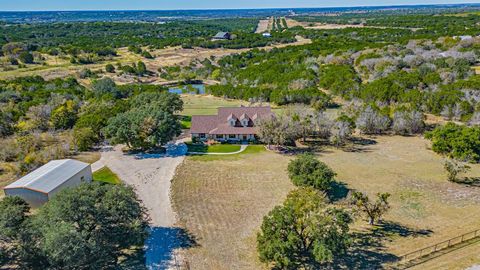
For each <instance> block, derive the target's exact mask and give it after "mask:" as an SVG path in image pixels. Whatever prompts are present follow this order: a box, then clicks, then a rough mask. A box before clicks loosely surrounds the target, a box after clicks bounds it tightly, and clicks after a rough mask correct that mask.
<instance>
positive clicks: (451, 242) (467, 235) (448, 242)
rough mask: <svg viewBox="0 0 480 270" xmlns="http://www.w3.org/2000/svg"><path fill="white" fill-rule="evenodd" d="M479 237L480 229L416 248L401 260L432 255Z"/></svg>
mask: <svg viewBox="0 0 480 270" xmlns="http://www.w3.org/2000/svg"><path fill="white" fill-rule="evenodd" d="M477 237H480V229H478V230H475V231H472V232H468V233H465V234H462V235H460V236H457V237H454V238H450V239H448V240H446V241H443V242H440V243H437V244H435V245H432V246H428V247H425V248H422V249H419V250H416V251H414V252H410V253H407V254H405V255H403V256H401V257H400V261H409V260H413V259H418V258H421V257H423V256H427V255H430V254H432V253H435V252H437V251H441V250H444V249H447V248H449V247H452V246H455V245H458V244H461V243H463V242H466V241H469V240H472V239H474V238H477Z"/></svg>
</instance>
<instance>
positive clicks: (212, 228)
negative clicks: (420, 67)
mask: <svg viewBox="0 0 480 270" xmlns="http://www.w3.org/2000/svg"><path fill="white" fill-rule="evenodd" d="M428 145H429V142H428V141H427V140H425V139H423V138H420V137H399V136H382V137H377V138H365V139H364V140H362V141H361V142H357V143H356V144H355V146H354V147H353V148H349V149H343V150H342V149H335V148H330V147H326V148H324V149H323V150H322V151H320V152H318V153H317V154H318V157H319V159H320V160H322V161H324V162H326V163H327V164H328V165H329V166H331V167H332V168H333V169H334V170H335V171H336V172H337V173H338V176H337V179H338V180H339V181H340V182H342V183H344V184H345V185H346V187H347V188H348V189H356V190H360V191H363V192H366V193H368V194H369V195H370V196H374V195H375V194H376V193H377V192H389V193H391V194H392V197H391V200H390V202H391V205H392V209H391V211H390V212H389V213H388V214H387V216H386V217H385V225H384V226H380V227H373V228H371V227H370V226H368V225H367V223H366V222H365V221H363V220H361V219H359V220H358V221H357V222H356V223H355V224H354V226H353V231H354V232H356V234H357V235H359V237H361V238H362V237H363V238H368V239H370V241H375V242H376V243H377V245H374V244H372V242H370V244H369V245H368V246H360V247H358V246H357V247H356V249H355V251H352V252H351V253H350V254H351V258H352V260H353V261H352V262H350V264H347V265H346V266H345V268H348V269H355V268H356V269H359V268H362V267H365V266H366V265H368V266H371V267H372V268H371V269H376V268H382V267H388V265H389V263H388V262H389V261H390V262H392V261H394V260H395V258H397V257H399V256H401V255H403V254H405V253H408V252H411V251H414V250H417V249H419V248H421V247H425V246H429V245H431V244H434V243H436V242H440V241H443V240H445V239H448V238H451V237H454V236H457V235H460V234H462V233H465V232H468V231H471V230H474V229H477V228H480V220H479V219H478V216H480V207H479V206H480V188H479V187H471V186H464V185H459V184H454V183H449V182H447V180H446V177H445V174H444V171H443V159H442V158H441V157H440V156H438V155H436V154H434V153H433V152H432V151H430V150H428V149H427V147H428ZM203 158H204V157H188V158H187V159H186V161H185V162H184V164H182V165H181V166H180V167H179V168H178V170H177V174H176V176H175V178H174V181H173V189H172V192H173V193H172V194H173V201H174V205H175V210H176V212H177V214H178V216H179V218H180V220H181V222H182V225H184V226H185V227H186V229H187V230H188V231H189V232H190V233H191V234H192V235H193V236H194V237H196V238H197V243H198V245H199V246H198V247H195V248H192V249H190V250H188V251H187V256H186V258H187V260H188V261H189V262H190V266H191V267H192V269H212V268H215V269H259V268H261V267H262V266H261V264H259V262H258V260H257V258H256V251H255V232H256V231H257V230H258V228H259V225H260V223H261V217H262V216H263V215H264V214H266V213H267V212H268V211H269V210H270V209H272V208H273V205H275V204H279V203H281V202H282V199H283V198H284V197H285V194H286V193H287V192H288V191H289V190H290V189H291V188H292V186H291V184H290V183H289V181H288V177H287V175H286V167H287V164H288V161H289V157H285V156H281V155H278V154H274V153H271V152H265V151H261V152H260V153H256V154H244V155H241V156H240V157H236V158H230V157H229V158H227V159H225V157H215V159H209V158H210V157H206V158H207V159H203ZM206 161H209V162H206ZM479 174H480V165H472V170H471V172H470V173H469V175H471V176H478V175H479ZM359 249H360V251H359ZM463 250H465V252H463V253H462V254H463V255H462V256H457V257H455V256H454V255H453V254H455V253H454V252H452V253H450V254H452V255H449V254H447V255H445V256H442V257H439V258H437V259H435V260H432V261H431V262H428V263H426V264H424V265H423V266H422V267H421V268H417V269H439V268H442V269H447V268H448V269H450V266H452V267H453V266H455V267H456V268H455V267H454V268H455V269H457V268H458V269H460V268H461V267H463V266H465V267H466V266H469V265H472V264H474V263H475V262H478V254H477V253H475V250H476V249H474V248H470V247H466V248H464V249H463ZM469 250H470V251H469ZM452 256H453V257H452ZM454 258H455V260H454Z"/></svg>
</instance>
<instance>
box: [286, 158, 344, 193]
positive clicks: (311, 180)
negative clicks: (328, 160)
mask: <svg viewBox="0 0 480 270" xmlns="http://www.w3.org/2000/svg"><path fill="white" fill-rule="evenodd" d="M288 175H289V176H290V179H291V180H292V182H293V184H295V185H296V186H311V187H314V188H316V189H318V190H320V191H328V190H329V189H330V188H331V185H332V183H333V182H334V181H335V180H334V177H335V175H336V174H335V172H333V170H332V169H330V168H329V167H328V166H327V165H326V164H325V163H323V162H321V161H319V160H318V159H316V158H315V157H314V156H313V155H311V154H303V155H300V156H298V157H297V158H295V159H294V160H292V161H290V163H289V164H288Z"/></svg>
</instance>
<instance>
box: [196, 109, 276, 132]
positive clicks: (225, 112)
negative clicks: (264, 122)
mask: <svg viewBox="0 0 480 270" xmlns="http://www.w3.org/2000/svg"><path fill="white" fill-rule="evenodd" d="M249 115H253V116H254V117H252V118H253V119H261V118H264V117H268V116H271V115H273V113H272V110H271V109H270V107H235V108H228V107H222V108H218V114H217V115H208V116H199V115H194V116H192V127H191V129H190V132H191V133H206V134H256V133H257V132H256V128H255V127H251V126H249V127H241V126H235V127H232V126H230V125H229V124H228V119H232V118H234V119H238V118H239V117H240V118H242V117H246V118H248V116H249Z"/></svg>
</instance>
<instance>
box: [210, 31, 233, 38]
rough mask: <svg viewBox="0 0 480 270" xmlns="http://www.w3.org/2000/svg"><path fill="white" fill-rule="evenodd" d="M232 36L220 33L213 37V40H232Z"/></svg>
mask: <svg viewBox="0 0 480 270" xmlns="http://www.w3.org/2000/svg"><path fill="white" fill-rule="evenodd" d="M230 38H231V35H230V33H229V32H218V33H217V34H216V35H215V36H213V40H222V39H230Z"/></svg>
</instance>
